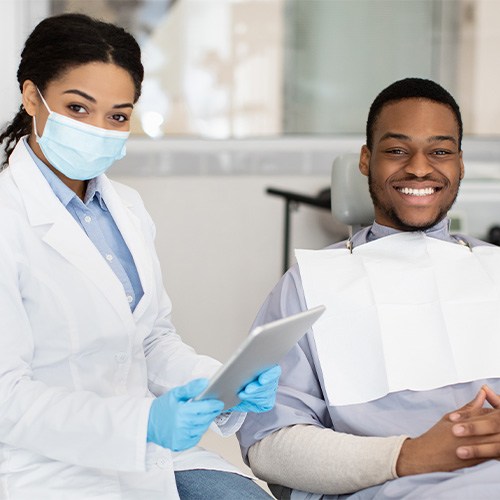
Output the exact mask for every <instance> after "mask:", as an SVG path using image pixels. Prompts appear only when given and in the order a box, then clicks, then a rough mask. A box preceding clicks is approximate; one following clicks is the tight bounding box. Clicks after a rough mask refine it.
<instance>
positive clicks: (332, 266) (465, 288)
mask: <svg viewBox="0 0 500 500" xmlns="http://www.w3.org/2000/svg"><path fill="white" fill-rule="evenodd" d="M296 257H297V261H298V264H299V268H300V274H301V278H302V284H303V289H304V294H305V298H306V302H307V306H308V307H314V306H316V305H320V304H324V305H325V306H326V312H325V313H324V314H323V316H322V317H321V318H320V319H319V320H318V321H317V322H316V323H315V325H314V327H313V334H314V341H315V343H316V348H317V353H318V358H319V362H320V365H321V371H322V373H323V380H324V390H325V393H326V394H325V396H326V397H327V400H328V403H329V404H330V405H349V404H358V403H365V402H368V401H372V400H375V399H378V398H381V397H383V396H385V395H387V394H389V393H393V392H397V391H402V390H407V389H408V390H413V391H425V390H430V389H435V388H438V387H443V386H446V385H450V384H455V383H461V382H469V381H472V380H478V379H483V378H490V377H500V248H498V247H491V246H477V247H474V248H473V249H472V250H471V249H470V248H469V247H468V246H465V245H461V244H455V243H449V242H444V241H441V240H437V239H435V238H429V237H428V236H426V235H425V234H424V233H421V232H411V233H398V234H395V235H391V236H387V237H384V238H380V239H378V240H376V241H373V242H370V243H366V244H363V245H360V246H358V247H355V248H354V249H352V253H351V251H350V250H349V249H348V248H343V249H332V250H317V251H315V250H296Z"/></svg>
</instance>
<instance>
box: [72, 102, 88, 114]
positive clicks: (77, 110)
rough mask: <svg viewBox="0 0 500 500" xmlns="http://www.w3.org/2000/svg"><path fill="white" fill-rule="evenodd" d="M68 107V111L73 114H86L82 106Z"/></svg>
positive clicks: (73, 105)
mask: <svg viewBox="0 0 500 500" xmlns="http://www.w3.org/2000/svg"><path fill="white" fill-rule="evenodd" d="M68 107H69V109H71V111H74V112H75V113H86V112H87V110H86V109H85V108H84V107H83V106H80V105H79V104H70V105H69V106H68Z"/></svg>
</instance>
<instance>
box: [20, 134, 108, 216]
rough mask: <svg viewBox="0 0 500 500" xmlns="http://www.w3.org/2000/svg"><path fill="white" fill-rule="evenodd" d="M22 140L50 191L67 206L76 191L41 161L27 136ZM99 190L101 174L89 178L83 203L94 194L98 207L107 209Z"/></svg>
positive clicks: (89, 199)
mask: <svg viewBox="0 0 500 500" xmlns="http://www.w3.org/2000/svg"><path fill="white" fill-rule="evenodd" d="M23 140H24V143H25V145H26V149H27V150H28V153H29V154H30V156H31V158H32V159H33V161H34V162H35V165H36V166H37V167H38V169H39V170H40V172H41V173H42V175H43V176H44V177H45V180H46V181H47V182H48V184H49V186H50V187H51V189H52V191H53V192H54V194H55V195H56V196H57V198H58V199H59V201H60V202H61V203H62V204H63V205H64V206H65V207H67V206H68V205H69V203H70V202H71V201H72V200H73V199H75V198H78V197H77V196H76V193H75V192H74V191H73V190H72V189H70V188H69V187H68V186H66V184H64V182H63V181H62V180H61V179H59V177H57V175H56V174H54V172H52V170H50V168H49V167H47V165H45V163H43V161H42V160H40V158H38V156H37V155H36V154H35V153H34V152H33V150H32V149H31V147H30V145H29V143H28V138H27V137H24V138H23ZM101 192H102V180H101V176H99V177H96V178H95V179H90V180H89V182H88V184H87V191H86V192H85V197H84V201H83V203H84V204H85V205H88V204H89V203H90V202H91V201H92V199H93V198H94V196H95V198H96V199H97V201H98V202H99V205H100V207H101V208H102V209H103V210H107V208H106V204H105V203H104V200H103V199H102V195H101ZM78 199H79V198H78Z"/></svg>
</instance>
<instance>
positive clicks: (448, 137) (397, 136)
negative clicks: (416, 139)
mask: <svg viewBox="0 0 500 500" xmlns="http://www.w3.org/2000/svg"><path fill="white" fill-rule="evenodd" d="M386 139H397V140H399V141H411V140H412V139H411V137H410V136H408V135H405V134H397V133H395V132H387V133H385V134H384V135H383V136H382V137H381V138H380V140H381V141H384V140H386ZM443 141H450V142H453V144H458V141H457V140H456V139H455V137H453V136H452V135H433V136H431V137H428V138H427V142H443Z"/></svg>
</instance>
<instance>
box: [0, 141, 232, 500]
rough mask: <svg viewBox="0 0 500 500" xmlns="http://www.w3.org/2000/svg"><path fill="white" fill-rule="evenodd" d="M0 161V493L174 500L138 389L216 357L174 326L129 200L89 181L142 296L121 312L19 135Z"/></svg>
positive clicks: (129, 194)
mask: <svg viewBox="0 0 500 500" xmlns="http://www.w3.org/2000/svg"><path fill="white" fill-rule="evenodd" d="M9 163H10V164H9V167H8V168H6V169H5V170H4V171H3V172H2V173H1V174H0V325H1V327H0V498H1V499H3V498H8V499H10V500H33V499H41V500H45V499H50V500H59V499H60V500H63V499H64V500H66V499H69V498H71V499H72V500H74V499H84V498H85V499H89V498H92V499H94V498H99V499H106V500H118V499H120V500H123V499H130V500H132V499H137V500H139V499H141V500H144V499H147V500H155V499H160V498H161V499H162V500H165V499H175V498H178V495H177V490H176V487H175V478H174V474H173V466H172V454H171V452H170V451H169V450H165V449H162V448H160V447H158V446H155V445H152V444H146V431H147V421H148V415H149V407H150V404H151V397H150V396H151V392H152V393H154V394H161V393H163V392H165V391H166V390H168V389H170V388H172V387H174V386H178V385H181V384H184V383H186V382H187V381H188V380H191V379H193V378H196V377H200V376H209V375H210V374H211V373H213V372H214V371H215V370H216V369H217V367H218V366H219V363H218V362H217V361H215V360H213V359H211V358H208V357H206V356H201V355H197V354H196V353H195V352H194V351H193V349H191V348H190V347H189V346H187V345H185V344H183V343H182V341H181V340H180V338H179V337H178V335H177V334H176V333H175V329H174V327H173V326H172V324H171V322H170V310H171V303H170V300H169V298H168V296H167V294H166V292H165V290H164V288H163V285H162V277H161V271H160V266H159V262H158V258H157V255H156V252H155V249H154V243H153V238H154V226H153V223H152V221H151V219H150V217H149V215H148V214H147V212H146V210H145V208H144V206H143V203H142V201H141V199H140V197H139V195H138V194H137V193H136V192H135V191H134V190H132V189H130V188H128V187H126V186H123V185H120V184H117V183H113V182H111V181H110V180H109V179H107V178H106V177H104V179H103V192H102V195H103V198H104V200H105V202H106V205H107V207H108V209H109V210H110V212H111V214H112V215H113V218H114V220H115V221H116V224H117V225H118V228H119V229H120V231H121V233H122V235H123V237H124V239H125V242H126V243H127V245H128V247H129V249H130V251H131V253H132V256H133V258H134V261H135V264H136V266H137V270H138V273H139V276H140V279H141V283H142V287H143V290H144V296H143V297H142V299H141V301H140V302H139V304H138V305H137V307H136V309H135V310H134V312H133V313H132V312H131V311H130V307H129V304H128V301H127V298H126V296H125V293H124V290H123V287H122V285H121V283H120V281H119V280H118V278H117V277H116V276H115V274H114V273H113V271H112V270H111V268H110V267H109V266H108V264H107V263H106V262H105V260H104V259H103V258H102V256H101V255H100V253H99V252H98V250H97V249H96V247H95V246H94V245H93V244H92V242H91V241H90V239H89V238H88V237H87V236H86V235H85V233H84V231H82V229H81V228H80V227H79V226H78V224H77V223H76V222H75V220H74V219H73V218H72V217H71V215H70V214H69V213H68V211H67V210H66V208H65V207H64V206H63V205H62V204H61V203H60V202H59V200H58V199H57V198H56V196H55V195H54V194H53V192H52V190H51V188H50V186H49V185H48V184H47V182H46V181H45V178H44V177H43V175H42V174H41V172H40V171H39V170H38V168H37V167H36V165H35V164H34V162H33V159H32V158H31V157H30V154H29V152H28V151H27V149H26V146H25V144H24V141H22V140H21V141H19V143H18V145H17V146H16V148H15V150H14V152H13V153H12V155H11V157H10V162H9ZM150 391H151V392H150ZM230 430H233V429H230Z"/></svg>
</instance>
